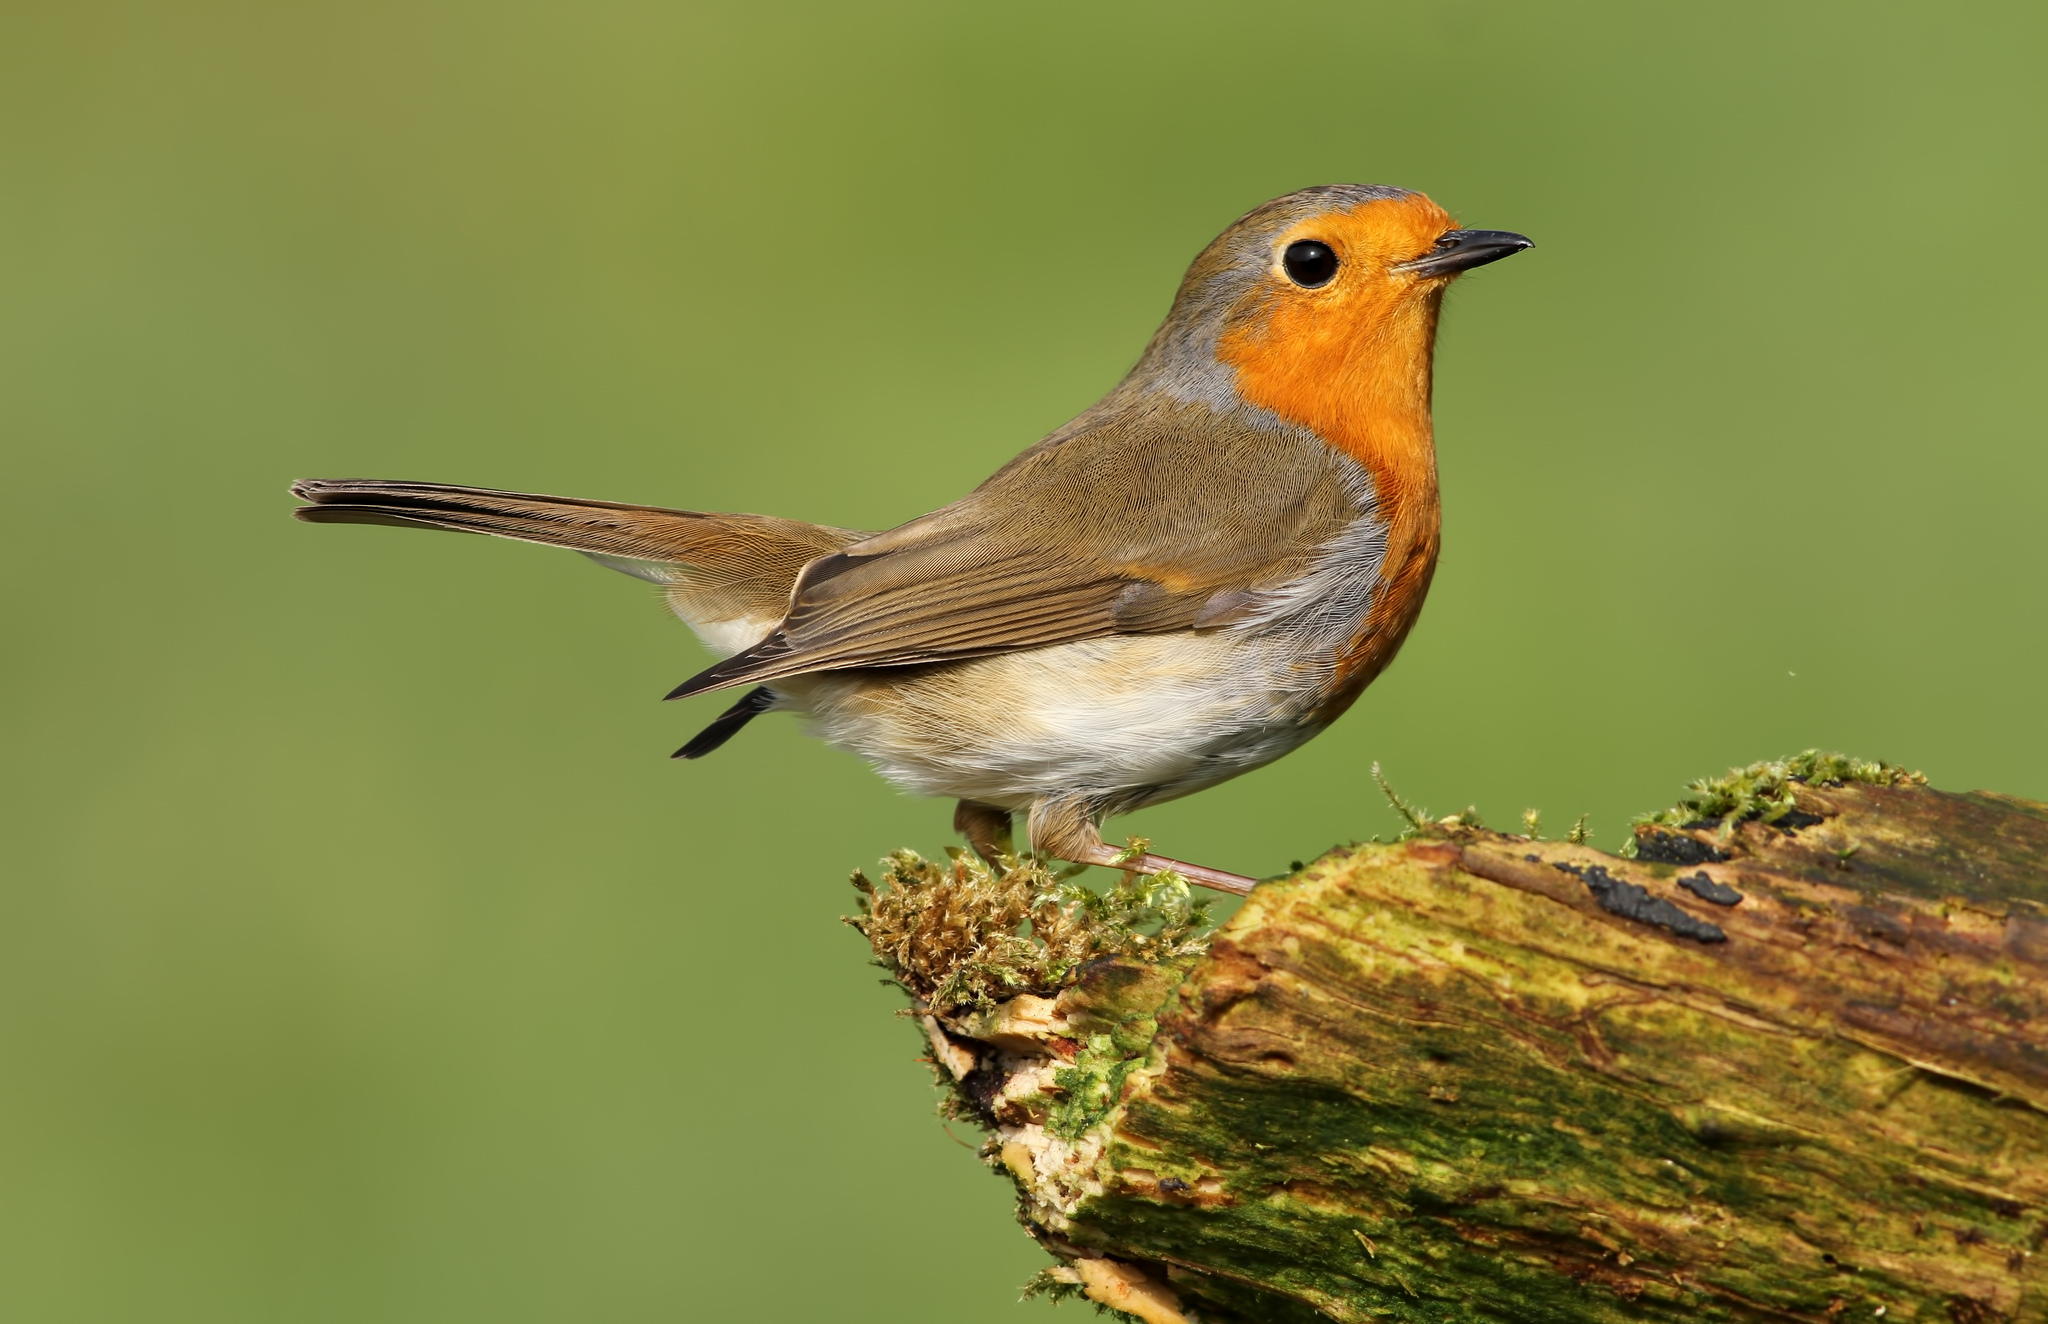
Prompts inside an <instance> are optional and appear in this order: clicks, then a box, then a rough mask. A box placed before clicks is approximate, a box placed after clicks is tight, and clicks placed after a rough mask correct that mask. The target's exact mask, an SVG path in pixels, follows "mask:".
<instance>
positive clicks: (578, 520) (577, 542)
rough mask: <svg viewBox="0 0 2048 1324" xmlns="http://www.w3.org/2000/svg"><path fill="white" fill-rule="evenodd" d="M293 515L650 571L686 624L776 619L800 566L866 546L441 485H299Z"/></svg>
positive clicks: (805, 532) (817, 528) (685, 515)
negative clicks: (511, 542)
mask: <svg viewBox="0 0 2048 1324" xmlns="http://www.w3.org/2000/svg"><path fill="white" fill-rule="evenodd" d="M292 494H293V495H294V496H297V497H299V498H301V499H302V500H305V501H308V502H311V503H312V504H310V505H306V506H301V507H299V508H298V509H297V510H295V511H294V512H292V513H293V514H295V515H296V516H297V517H298V518H300V519H302V520H305V521H306V522H308V523H311V524H390V525H396V526H398V527H401V528H426V529H449V530H453V531H455V532H459V533H485V534H491V535H493V536H495V537H499V538H512V539H517V540H518V541H521V542H532V543H540V544H543V545H545V546H548V547H567V548H571V549H573V550H575V551H579V552H584V553H587V554H590V555H593V556H598V557H617V558H621V559H624V560H628V561H641V562H652V563H654V564H656V565H657V566H661V567H665V568H666V573H665V574H664V575H663V578H664V580H665V581H666V583H667V585H668V589H669V597H670V600H671V601H672V602H673V604H674V606H675V608H676V611H677V612H678V613H679V614H681V615H682V616H684V617H685V618H686V619H690V620H700V619H714V620H721V619H731V618H736V617H755V618H760V619H762V620H765V621H774V620H776V619H778V618H779V617H780V616H781V615H782V613H783V611H784V609H785V608H786V606H787V605H788V602H789V591H790V588H791V586H792V585H794V584H795V583H796V579H797V576H798V575H799V574H801V573H802V571H803V568H804V566H806V565H807V564H809V563H810V562H811V561H813V560H816V559H817V558H818V557H820V556H824V555H826V554H827V553H830V552H834V551H837V550H838V549H839V548H841V547H844V546H846V545H847V544H848V543H852V542H856V541H858V540H860V539H861V538H864V537H866V536H867V535H866V534H863V533H859V532H856V531H854V530H851V529H835V528H831V527H828V526H826V525H820V524H806V523H803V522H802V521H800V520H791V519H776V518H774V517H773V516H769V515H731V514H718V513H712V512H707V511H697V510H670V509H666V508H664V507H661V506H633V505H625V504H622V503H620V502H614V501H579V500H573V499H571V498H567V497H552V496H539V495H536V494H533V493H530V492H498V491H493V490H491V489H489V488H482V487H454V486H450V485H447V484H443V483H402V482H385V481H381V480H375V479H304V480H301V481H299V482H297V483H294V484H292Z"/></svg>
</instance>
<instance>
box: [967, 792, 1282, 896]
mask: <svg viewBox="0 0 2048 1324" xmlns="http://www.w3.org/2000/svg"><path fill="white" fill-rule="evenodd" d="M961 808H962V810H963V812H964V810H965V808H966V804H965V802H964V801H963V802H962V805H961ZM956 821H957V820H956ZM1031 848H1032V849H1033V850H1038V851H1043V852H1045V853H1046V854H1047V855H1050V856H1052V857H1053V858H1054V859H1056V860H1068V861H1071V862H1073V863H1075V864H1100V865H1104V866H1106V867H1108V868H1111V869H1128V870H1130V871H1131V872H1132V873H1165V872H1166V871H1167V870H1169V869H1170V870H1172V871H1173V872H1174V873H1177V874H1179V875H1180V876H1181V877H1183V878H1185V879H1187V880H1188V881H1189V882H1191V883H1197V884H1200V885H1201V886H1203V887H1207V888H1212V889H1214V890H1215V891H1218V892H1230V893H1234V894H1235V895H1237V896H1243V895H1245V894H1246V893H1247V892H1249V891H1251V890H1252V887H1253V885H1254V884H1256V883H1257V882H1258V879H1256V878H1246V877H1245V876H1244V875H1243V874H1235V873H1225V872H1224V871H1223V870H1221V869H1211V868H1209V867H1208V866H1206V865H1201V864H1189V863H1187V862H1186V861H1184V860H1170V859H1168V858H1167V857H1166V856H1164V855H1138V856H1133V857H1130V858H1126V857H1125V853H1124V852H1123V851H1120V850H1118V849H1117V848H1116V847H1114V846H1112V845H1110V844H1109V843H1107V842H1105V841H1104V840H1103V839H1102V829H1101V828H1100V827H1099V826H1097V824H1096V822H1095V819H1094V816H1093V815H1091V814H1090V813H1089V812H1088V810H1087V808H1086V806H1085V805H1083V804H1082V803H1079V802H1077V801H1073V800H1059V799H1052V798H1047V799H1044V800H1040V801H1038V802H1037V803H1036V804H1034V805H1032V806H1031Z"/></svg>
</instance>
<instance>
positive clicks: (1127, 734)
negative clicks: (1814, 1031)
mask: <svg viewBox="0 0 2048 1324" xmlns="http://www.w3.org/2000/svg"><path fill="white" fill-rule="evenodd" d="M1529 246H1530V244H1529V240H1527V239H1525V238H1523V237H1522V236H1521V235H1518V234H1510V233H1507V232H1505V231H1500V230H1466V229H1461V228H1459V227H1458V225H1457V223H1456V222H1455V221H1453V220H1452V219H1451V217H1450V216H1449V215H1448V214H1447V213H1446V212H1444V210H1443V209H1442V208H1440V207H1438V206H1437V205H1436V204H1435V203H1434V202H1431V201H1430V200H1429V199H1428V198H1426V197H1424V196H1423V195H1422V194H1420V193H1411V192H1408V191H1407V190H1405V189H1397V188H1386V187H1382V186H1378V185H1364V184H1339V185H1331V186H1327V187H1322V188H1310V189H1303V190H1301V191H1300V192H1298V193H1290V194H1288V195H1287V196H1286V197H1283V198H1279V199H1276V200H1274V201H1272V202H1269V203H1267V204H1266V205H1264V206H1263V207H1260V208H1258V209H1257V210H1255V211H1253V212H1251V213H1249V214H1248V215H1246V216H1245V217H1244V218H1243V219H1241V220H1239V221H1238V222H1237V223H1236V224H1234V225H1232V226H1231V227H1230V228H1229V229H1227V230H1225V231H1224V232H1223V234H1222V235H1221V236H1220V237H1219V238H1218V239H1217V240H1216V241H1215V242H1214V243H1212V244H1210V245H1209V246H1208V247H1207V248H1206V249H1204V250H1203V251H1202V254H1201V256H1200V257H1198V258H1196V259H1195V262H1194V265H1193V266H1191V267H1190V268H1189V269H1188V273H1187V276H1186V278H1185V279H1184V280H1183V281H1182V282H1181V286H1180V292H1179V294H1178V295H1177V296H1176V297H1175V298H1174V302H1173V308H1172V311H1170V312H1169V313H1168V314H1167V316H1166V322H1165V324H1164V325H1163V326H1161V327H1160V328H1159V331H1158V333H1157V334H1155V335H1154V336H1153V337H1152V342H1151V344H1149V345H1147V346H1146V347H1145V352H1144V354H1143V355H1141V356H1140V357H1139V359H1138V363H1137V366H1136V367H1134V368H1132V369H1131V371H1130V373H1129V375H1127V376H1126V377H1125V378H1124V379H1123V381H1122V382H1120V383H1119V384H1118V385H1117V386H1116V388H1115V389H1114V390H1112V391H1110V393H1109V394H1108V395H1106V396H1104V397H1103V398H1102V400H1101V401H1099V402H1098V403H1097V404H1095V405H1094V406H1093V407H1092V408H1090V409H1088V410H1087V411H1086V412H1085V413H1083V414H1081V415H1080V417H1078V418H1076V419H1074V420H1073V421H1072V422H1071V423H1068V424H1067V425H1066V426H1065V427H1062V428H1060V429H1059V430H1058V431H1056V432H1054V433H1053V434H1052V435H1051V436H1048V437H1047V438H1045V440H1043V441H1041V442H1039V443H1038V444H1037V445H1035V446H1033V447H1032V448H1031V449H1029V450H1027V451H1025V452H1024V453H1023V454H1022V455H1019V456H1018V457H1017V458H1016V459H1014V460H1012V461H1010V463H1008V464H1007V465H1004V466H1003V467H1002V468H1001V469H999V470H997V471H996V473H995V475H994V476H993V477H991V478H990V479H989V480H988V481H986V482H984V483H983V484H982V485H981V486H980V487H978V488H976V489H975V490H974V491H972V492H970V493H968V494H967V495H966V496H964V497H962V498H961V499H960V500H958V501H956V502H954V503H953V504H952V505H949V506H946V507H945V508H943V509H941V510H937V511H934V512H932V513H931V514H929V515H925V516H923V517H921V518H919V519H914V520H912V521H910V522H909V523H908V524H904V525H901V526H899V527H897V528H894V529H891V530H889V531H888V532H886V533H863V532H857V531H855V530H851V529H837V528H829V527H825V526H822V525H817V524H804V523H800V522H798V521H796V520H786V519H776V518H773V517H772V516H766V515H719V514H706V513H702V512H699V511H691V510H667V509H663V508H660V507H656V506H631V505H619V504H615V503H613V502H608V501H571V500H565V499H563V498H560V497H548V496H531V495H527V494H524V493H516V492H496V491H490V490H487V489H483V488H474V487H448V486H443V485H440V484H435V483H404V482H370V481H357V480H307V481H304V482H300V483H296V484H294V485H293V487H292V492H293V494H294V495H296V496H298V497H301V498H303V499H304V500H305V501H307V502H309V503H311V504H309V505H305V506H301V507H299V508H298V509H297V510H296V511H294V513H295V514H296V515H297V516H298V518H300V519H302V520H308V521H311V522H314V523H357V524H396V525H401V526H407V527H419V528H435V529H455V530H460V531H463V532H469V533H489V534H496V535H497V536H499V537H503V538H516V539H520V540H523V541H526V542H537V543H546V544H548V545H550V546H556V547H568V548H573V549H574V550H576V551H579V552H582V553H584V554H585V555H588V556H590V557H591V558H593V559H594V560H597V561H599V562H601V563H603V564H605V565H608V566H611V567H612V568H614V569H617V570H622V571H624V572H626V573H627V574H630V575H637V576H639V577H640V578H642V579H646V580H650V581H652V582H654V583H656V584H659V585H660V586H661V587H662V589H663V591H664V595H665V597H666V599H667V601H668V604H669V606H670V607H671V608H672V609H673V610H674V611H675V613H676V615H678V616H680V617H682V618H683V620H685V621H686V622H688V623H689V624H690V626H691V627H692V628H693V629H695V630H696V632H697V635H698V637H699V638H701V639H702V640H703V641H704V643H705V644H706V646H708V647H709V648H711V649H712V650H714V651H715V652H717V653H718V654H719V655H720V656H721V657H722V658H723V660H722V661H720V662H719V663H718V664H717V665H715V666H713V667H711V668H710V669H708V670H706V671H704V672H702V673H701V674H699V675H697V676H694V677H692V678H691V679H689V680H687V681H684V682H683V683H682V684H681V685H679V686H677V687H676V688H675V690H674V691H672V692H671V693H670V694H669V696H668V697H669V698H672V699H679V698H683V697H685V696H687V695H692V694H702V693H704V692H705V691H707V690H716V689H724V688H727V687H732V686H746V687H748V688H747V691H746V694H745V697H743V698H741V699H740V701H739V702H738V703H736V704H734V705H733V706H732V707H731V708H730V709H728V710H727V711H726V712H725V713H724V714H722V715H721V716H720V717H719V718H718V719H717V720H716V721H714V722H712V723H711V725H710V726H709V727H707V728H705V730H704V731H703V732H702V733H701V734H700V735H698V736H697V737H696V738H695V739H693V740H692V741H690V743H689V744H687V745H685V746H683V748H682V749H680V750H678V751H677V752H676V756H677V757H679V758H686V759H694V758H701V757H703V756H704V755H706V754H709V753H710V752H711V751H713V750H714V749H717V748H718V747H719V746H720V745H722V744H724V743H725V742H726V741H727V740H729V739H731V738H732V736H733V735H734V733H736V732H737V731H739V729H740V728H741V727H743V726H745V725H746V724H747V723H748V722H749V721H751V720H752V719H753V718H755V717H757V716H759V715H760V714H762V713H765V712H771V711H777V710H784V711H791V712H797V713H801V714H804V715H805V716H806V717H808V718H809V719H810V724H811V727H812V729H813V730H814V731H815V732H816V733H817V734H818V735H820V736H823V737H824V738H825V739H826V740H828V741H830V742H832V743H833V744H835V745H839V746H841V747H843V748H846V749H849V750H852V751H853V752H854V753H856V754H859V755H861V756H862V757H864V758H866V759H867V760H868V761H869V762H871V763H873V764H874V766H875V767H876V768H877V769H878V770H879V771H880V772H881V773H882V775H883V776H884V777H887V778H888V779H889V780H890V781H892V782H894V783H895V784H896V785H898V786H900V787H903V788H905V789H907V790H911V791H916V792H920V793H923V794H926V795H943V796H951V797H955V798H957V799H958V800H959V802H960V804H959V809H958V811H957V813H956V814H955V816H954V824H955V826H956V827H957V828H958V829H959V830H960V831H961V832H962V833H964V834H965V835H966V837H967V839H968V841H969V842H970V843H971V844H972V845H973V846H974V847H975V849H976V850H978V851H979V852H981V853H982V854H983V855H984V856H986V857H989V858H991V859H995V858H997V857H998V856H999V854H1000V853H1001V852H1002V851H1003V850H1004V849H1006V848H1007V846H1008V844H1009V836H1010V822H1011V815H1012V814H1013V813H1024V814H1026V815H1028V831H1029V834H1030V845H1031V847H1032V848H1033V849H1034V850H1037V851H1039V852H1041V853H1043V854H1045V855H1048V856H1051V857H1053V858H1057V859H1063V860H1069V861H1073V862H1075V863H1080V864H1108V865H1118V866H1120V867H1123V868H1127V869H1135V870H1137V871H1140V872H1159V871H1161V870H1167V869H1171V870H1175V871H1177V872H1179V873H1180V874H1181V875H1182V876H1184V877H1186V878H1187V879H1188V880H1190V881H1192V882H1196V883H1201V884H1203V885H1206V886H1209V887H1213V888H1218V889H1221V890H1224V891H1231V892H1243V891H1247V890H1249V889H1250V887H1251V885H1252V880H1251V879H1249V878H1244V877H1240V876H1239V875H1237V874H1232V873H1226V872H1224V871H1222V870H1220V869H1210V868H1205V867H1202V866H1200V865H1194V864H1187V863H1184V862H1182V861H1179V860H1172V859H1168V858H1166V857H1164V856H1159V855H1144V856H1141V857H1139V858H1136V859H1130V858H1126V855H1125V853H1124V852H1120V851H1118V850H1117V849H1116V848H1114V847H1112V846H1109V845H1107V844H1106V843H1104V841H1103V839H1102V834H1101V823H1102V820H1103V819H1104V818H1105V817H1107V816H1109V815H1112V814H1120V813H1126V812H1128V811H1130V810H1134V809H1137V808H1140V807H1141V806H1144V805H1153V804H1158V803H1160V802H1162V801H1165V800H1172V799H1174V798H1176V797H1178V796H1183V795H1186V794H1188V793H1189V792H1191V791H1199V790H1201V789H1203V788H1204V787H1208V786H1214V785H1215V784H1217V783H1218V782H1221V781H1224V780H1226V779H1228V778H1231V777H1235V776H1237V775H1238V774H1239V773H1242V772H1247V771H1250V770H1251V769H1253V768H1256V767H1259V766H1261V765H1263V764H1266V763H1270V762H1271V761H1273V760H1274V759H1276V758H1279V757H1280V756H1281V755H1283V754H1286V753H1288V752H1289V751H1291V750H1293V749H1295V748H1297V747H1298V746H1300V745H1301V744H1302V743H1303V742H1305V741H1307V740H1308V739H1309V738H1310V737H1312V736H1314V735H1315V734H1316V733H1317V732H1319V731H1321V730H1322V729H1323V728H1324V727H1326V726H1328V725H1329V724H1330V723H1331V722H1333V721H1335V720H1336V719H1337V717H1338V716H1339V715H1340V714H1342V713H1343V711H1344V710H1345V709H1346V708H1348V707H1350V705H1351V703H1352V701H1353V700H1355V699H1356V698H1357V697H1358V695H1359V692H1360V691H1362V690H1363V689H1364V688H1365V687H1366V685H1367V684H1369V683H1370V682H1371V681H1372V679H1373V677H1375V676H1377V675H1378V674H1379V673H1380V672H1381V671H1382V670H1383V669H1384V668H1385V667H1386V665H1387V663H1388V662H1390V661H1391V660H1392V659H1393V656H1394V653H1395V651H1396V650H1398V649H1399V648H1400V647H1401V642H1402V640H1403V639H1405V638H1406V637H1407V635H1408V631H1409V629H1410V628H1411V627H1412V626H1413V625H1414V624H1415V618H1416V615H1417V613H1418V612H1419V611H1420V610H1421V609H1422V599H1423V596H1424V594H1425V593H1427V592H1428V589H1429V581H1430V575H1431V573H1432V572H1433V570H1434V568H1435V566H1436V557H1437V545H1438V528H1439V515H1438V502H1437V479H1436V450H1435V443H1434V441H1433V439H1432V436H1431V431H1430V364H1431V357H1432V354H1433V352H1434V347H1435V340H1436V324H1437V314H1438V310H1439V308H1440V307H1441V305H1442V302H1443V294H1444V290H1445V288H1446V287H1447V286H1449V284H1450V282H1451V281H1452V280H1453V279H1454V278H1456V277H1457V276H1458V275H1459V274H1460V273H1461V272H1465V271H1469V270H1471V269H1472V268H1474V267H1477V266H1481V265H1484V264H1485V263H1488V262H1493V261H1496V260H1498V259H1500V258H1504V257H1507V256H1509V255H1510V254H1513V253H1517V252H1520V251H1521V250H1522V249H1525V248H1528V247H1529Z"/></svg>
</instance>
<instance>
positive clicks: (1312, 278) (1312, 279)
mask: <svg viewBox="0 0 2048 1324" xmlns="http://www.w3.org/2000/svg"><path fill="white" fill-rule="evenodd" d="M1280 265H1281V266H1282V267H1284V268H1286V269H1287V278H1288V279H1289V280H1291V281H1293V282H1294V283H1295V284H1296V285H1303V286H1306V287H1308V288H1309V289H1312V290H1313V289H1316V288H1318V287H1319V286H1323V285H1328V284H1329V283H1330V282H1331V281H1332V280H1333V279H1335V278H1336V275H1337V255H1336V254H1335V253H1333V252H1331V251H1330V246H1329V245H1328V244H1323V243H1317V242H1316V241H1315V240H1313V239H1299V240H1296V241H1295V242H1294V243H1291V244H1289V245H1287V251H1286V252H1285V253H1282V254H1281V255H1280Z"/></svg>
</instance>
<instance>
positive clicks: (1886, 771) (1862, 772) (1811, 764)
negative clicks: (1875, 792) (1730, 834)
mask: <svg viewBox="0 0 2048 1324" xmlns="http://www.w3.org/2000/svg"><path fill="white" fill-rule="evenodd" d="M1850 782H1861V783H1863V784H1866V785H1870V786H1925V785H1926V784H1927V778H1926V777H1924V776H1922V775H1921V774H1920V773H1917V772H1908V771H1906V770H1905V769H1904V768H1897V767H1893V766H1892V765H1891V764H1889V763H1882V762H1873V761H1870V760H1867V759H1856V758H1850V757H1849V756H1848V755H1846V754H1827V753H1823V752H1821V751H1820V750H1817V749H1809V750H1806V751H1805V752H1803V753H1799V754H1794V755H1793V756H1792V757H1790V758H1785V759H1770V760H1766V761H1765V762H1762V763H1752V764H1750V765H1749V766H1748V767H1746V768H1730V769H1729V770H1728V771H1727V772H1726V773H1724V774H1722V775H1721V776H1719V777H1702V778H1700V779H1699V780H1698V781H1695V782H1690V783H1688V784H1687V786H1686V790H1688V791H1690V792H1692V794H1690V795H1688V796H1686V797H1684V798H1683V799H1681V800H1680V801H1679V802H1678V803H1677V804H1675V805H1673V806H1672V807H1671V808H1669V809H1662V810H1659V811H1657V812H1656V813H1654V814H1642V815H1639V816H1638V817H1637V818H1636V819H1635V820H1634V822H1635V823H1636V824H1637V825H1639V826H1649V827H1698V826H1703V825H1713V824H1716V823H1718V824H1720V825H1721V826H1722V828H1723V830H1727V829H1729V828H1732V827H1734V825H1735V824H1737V823H1742V822H1747V821H1751V820H1754V821H1757V822H1762V823H1775V822H1777V821H1778V820H1779V819H1781V818H1783V817H1784V816H1785V815H1787V814H1789V813H1791V812H1792V809H1793V788H1794V787H1795V786H1796V785H1799V784H1801V783H1804V784H1807V785H1812V786H1842V785H1845V784H1847V783H1850ZM1622 854H1623V855H1625V856H1629V857H1631V858H1632V857H1633V856H1634V855H1635V841H1634V838H1633V837H1631V838H1630V840H1629V841H1628V842H1627V844H1625V845H1624V846H1623V848H1622Z"/></svg>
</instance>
